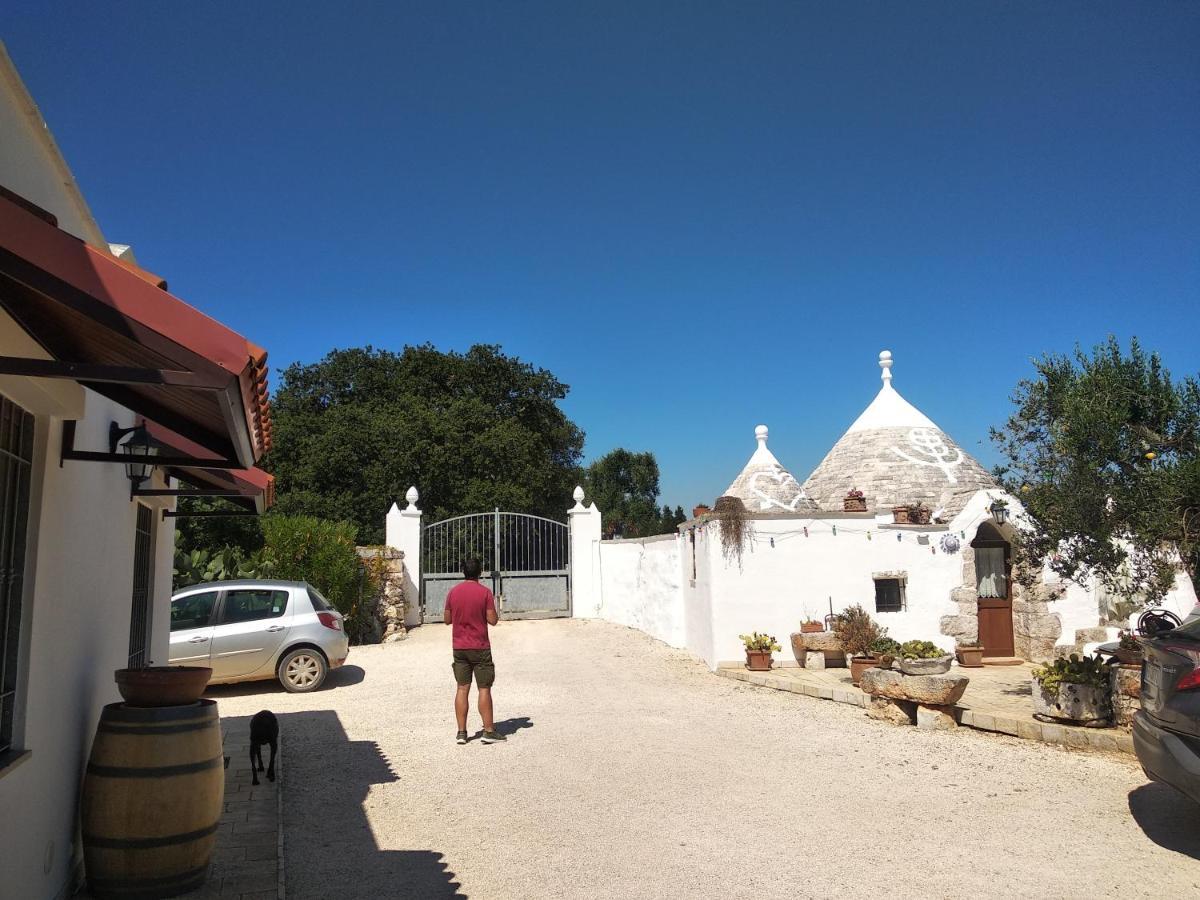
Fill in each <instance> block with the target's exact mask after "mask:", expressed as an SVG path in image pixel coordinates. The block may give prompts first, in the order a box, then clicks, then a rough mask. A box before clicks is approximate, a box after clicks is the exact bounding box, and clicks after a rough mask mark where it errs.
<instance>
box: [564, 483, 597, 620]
mask: <svg viewBox="0 0 1200 900" xmlns="http://www.w3.org/2000/svg"><path fill="white" fill-rule="evenodd" d="M573 496H574V497H575V505H574V506H573V507H571V509H570V510H568V512H567V517H568V522H569V524H570V528H571V615H572V616H574V617H576V618H580V619H585V618H587V619H590V618H595V617H596V615H597V612H598V610H599V606H600V524H601V515H600V510H598V509H596V504H595V503H589V504H588V505H587V506H584V504H583V488H581V487H577V488H575V493H574V495H573Z"/></svg>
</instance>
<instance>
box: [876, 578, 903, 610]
mask: <svg viewBox="0 0 1200 900" xmlns="http://www.w3.org/2000/svg"><path fill="white" fill-rule="evenodd" d="M903 609H904V581H903V580H902V579H900V578H876V579H875V612H881V613H882V612H901V611H903Z"/></svg>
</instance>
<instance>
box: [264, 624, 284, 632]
mask: <svg viewBox="0 0 1200 900" xmlns="http://www.w3.org/2000/svg"><path fill="white" fill-rule="evenodd" d="M267 631H283V626H282V625H272V626H271V627H270V628H268V629H267Z"/></svg>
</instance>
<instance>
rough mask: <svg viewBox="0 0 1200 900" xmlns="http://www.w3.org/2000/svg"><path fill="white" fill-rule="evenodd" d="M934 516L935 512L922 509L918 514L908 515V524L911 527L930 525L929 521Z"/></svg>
mask: <svg viewBox="0 0 1200 900" xmlns="http://www.w3.org/2000/svg"><path fill="white" fill-rule="evenodd" d="M932 515H933V510H930V509H920V510H917V511H916V513H915V514H914V513H911V512H910V513H909V514H908V522H909V524H910V525H928V524H929V519H930V517H931V516H932Z"/></svg>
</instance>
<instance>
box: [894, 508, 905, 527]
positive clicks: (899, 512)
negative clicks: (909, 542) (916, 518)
mask: <svg viewBox="0 0 1200 900" xmlns="http://www.w3.org/2000/svg"><path fill="white" fill-rule="evenodd" d="M892 522H893V523H894V524H896V525H907V524H908V507H907V506H893V507H892Z"/></svg>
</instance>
